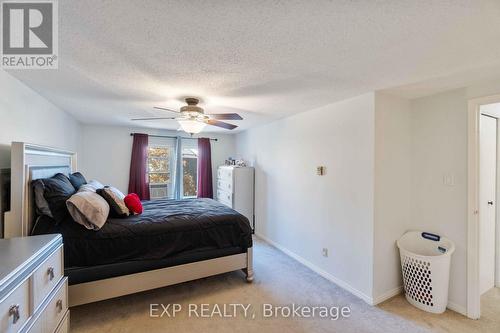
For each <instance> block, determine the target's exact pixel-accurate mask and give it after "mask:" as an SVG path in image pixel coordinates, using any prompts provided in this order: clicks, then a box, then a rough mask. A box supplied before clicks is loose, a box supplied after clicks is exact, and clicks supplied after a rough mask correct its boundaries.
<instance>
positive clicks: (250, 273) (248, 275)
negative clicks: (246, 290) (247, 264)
mask: <svg viewBox="0 0 500 333" xmlns="http://www.w3.org/2000/svg"><path fill="white" fill-rule="evenodd" d="M243 272H245V275H246V279H247V282H248V283H250V282H252V281H253V270H249V269H247V268H245V269H243Z"/></svg>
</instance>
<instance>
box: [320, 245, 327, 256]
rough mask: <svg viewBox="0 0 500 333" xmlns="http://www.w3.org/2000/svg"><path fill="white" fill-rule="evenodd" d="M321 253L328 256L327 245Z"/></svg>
mask: <svg viewBox="0 0 500 333" xmlns="http://www.w3.org/2000/svg"><path fill="white" fill-rule="evenodd" d="M321 254H322V255H323V257H328V249H327V248H326V247H324V248H323V249H322V250H321Z"/></svg>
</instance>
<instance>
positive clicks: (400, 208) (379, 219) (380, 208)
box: [373, 93, 411, 303]
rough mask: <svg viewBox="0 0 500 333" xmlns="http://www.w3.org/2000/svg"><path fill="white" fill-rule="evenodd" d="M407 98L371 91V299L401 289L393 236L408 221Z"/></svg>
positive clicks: (409, 165)
mask: <svg viewBox="0 0 500 333" xmlns="http://www.w3.org/2000/svg"><path fill="white" fill-rule="evenodd" d="M410 148H411V123H410V102H409V101H408V100H406V99H403V98H400V97H396V96H391V95H388V94H384V93H376V95H375V195H374V202H375V215H374V216H375V219H374V235H373V237H374V252H373V256H374V258H373V297H374V302H375V303H378V302H379V301H383V300H385V299H386V298H387V297H390V296H393V295H394V294H395V293H398V292H399V291H400V290H401V286H402V280H401V268H400V260H399V251H398V249H397V246H396V240H397V239H399V238H400V237H401V235H402V234H404V233H405V232H406V231H407V230H408V228H409V225H410V218H411V210H410V187H411V151H410Z"/></svg>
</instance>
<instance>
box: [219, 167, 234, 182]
mask: <svg viewBox="0 0 500 333" xmlns="http://www.w3.org/2000/svg"><path fill="white" fill-rule="evenodd" d="M217 179H220V180H223V181H227V182H232V180H233V169H230V168H219V169H218V170H217Z"/></svg>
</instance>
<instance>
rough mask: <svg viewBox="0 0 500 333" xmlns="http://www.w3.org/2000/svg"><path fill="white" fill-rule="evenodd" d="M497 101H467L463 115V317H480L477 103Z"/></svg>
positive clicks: (499, 96) (497, 100)
mask: <svg viewBox="0 0 500 333" xmlns="http://www.w3.org/2000/svg"><path fill="white" fill-rule="evenodd" d="M492 103H500V94H497V95H491V96H486V97H479V98H474V99H471V100H469V102H468V114H467V132H468V133H467V134H468V135H467V152H468V153H467V317H469V318H471V319H479V317H480V316H481V295H480V290H479V214H480V212H479V122H480V116H481V110H480V107H481V105H484V104H492Z"/></svg>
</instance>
